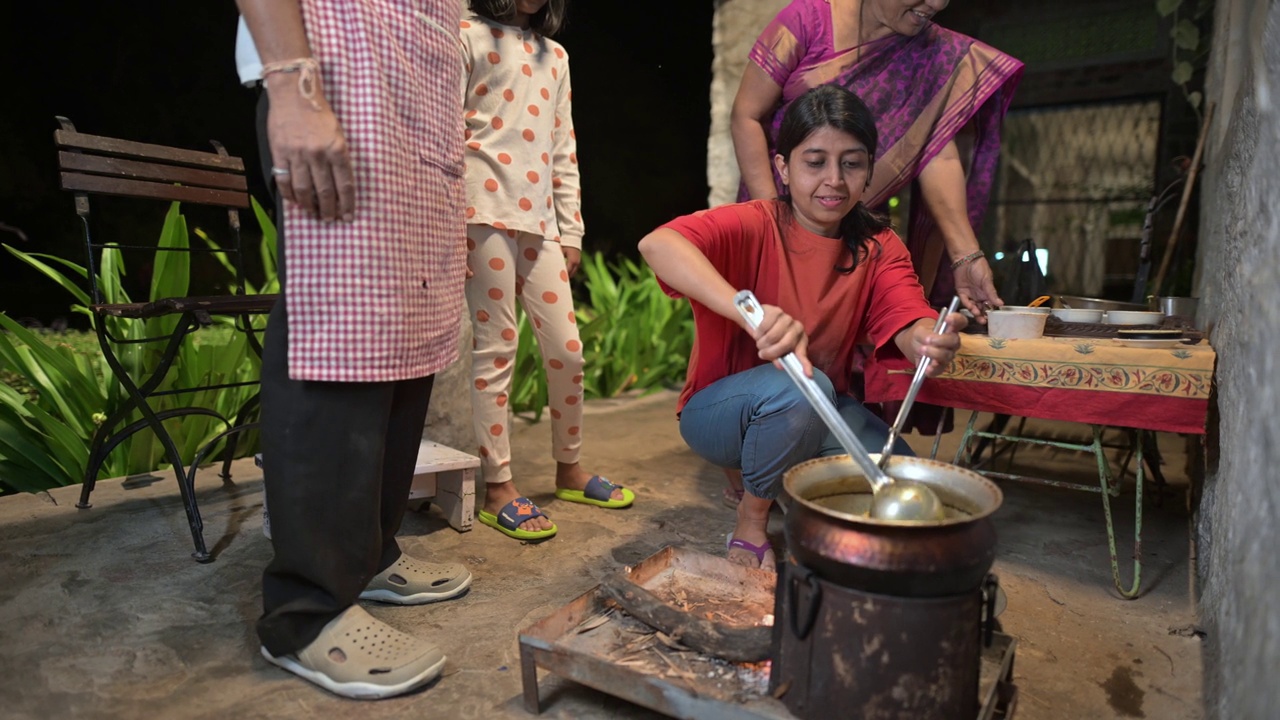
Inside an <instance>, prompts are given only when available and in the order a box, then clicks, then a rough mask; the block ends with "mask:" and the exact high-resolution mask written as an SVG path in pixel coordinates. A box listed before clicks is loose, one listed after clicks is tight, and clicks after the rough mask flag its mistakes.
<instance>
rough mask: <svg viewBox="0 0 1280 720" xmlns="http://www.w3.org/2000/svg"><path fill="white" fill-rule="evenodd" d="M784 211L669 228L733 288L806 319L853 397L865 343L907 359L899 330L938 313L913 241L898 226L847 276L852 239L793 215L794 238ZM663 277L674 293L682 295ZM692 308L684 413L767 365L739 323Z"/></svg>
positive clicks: (819, 359)
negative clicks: (729, 380)
mask: <svg viewBox="0 0 1280 720" xmlns="http://www.w3.org/2000/svg"><path fill="white" fill-rule="evenodd" d="M778 209H779V207H778V202H777V201H775V200H753V201H751V202H746V203H739V204H736V205H722V206H720V207H716V208H712V209H710V210H703V211H701V212H696V213H694V214H692V215H686V216H684V217H680V218H676V219H675V220H672V221H671V222H669V223H667V224H666V225H663V226H662V227H664V228H667V229H670V230H674V231H676V232H678V233H680V235H682V236H684V237H685V238H686V239H687V240H688V241H689V242H691V243H693V245H694V246H695V247H697V248H698V249H699V250H700V251H701V252H702V254H703V255H705V256H706V257H707V259H708V260H710V261H711V264H712V265H713V266H714V267H715V268H716V270H717V271H719V273H720V274H721V275H722V276H724V279H725V280H727V281H729V284H730V285H733V286H734V287H736V288H739V289H745V290H751V291H752V292H753V293H755V295H756V297H757V298H758V299H759V300H760V302H762V303H765V304H767V305H777V306H778V307H780V308H782V309H783V310H785V311H786V312H787V314H789V315H791V316H792V317H794V318H799V319H801V320H802V321H803V322H804V329H805V333H806V334H808V336H809V349H808V354H809V359H810V361H812V362H813V365H814V367H816V368H818V369H820V370H822V371H823V372H824V373H826V374H827V376H828V377H829V378H831V382H832V383H833V384H834V385H835V389H836V392H837V393H842V394H847V393H848V392H849V383H850V381H851V380H852V374H853V367H854V353H855V349H856V346H857V344H858V343H859V342H860V341H864V340H866V341H870V343H871V344H872V345H874V346H875V348H876V352H877V354H879V353H882V352H883V353H891V354H892V355H896V356H898V357H901V354H900V353H899V352H898V349H897V346H896V345H894V344H893V343H891V342H890V341H891V340H892V339H893V336H894V335H896V334H897V333H898V331H900V330H902V329H903V328H904V327H906V326H907V325H910V324H911V323H913V322H915V321H916V320H919V319H921V318H934V317H936V313H935V312H934V311H933V310H932V309H930V307H929V303H928V302H926V301H925V298H924V290H923V289H922V288H921V287H920V281H919V280H918V279H917V277H916V274H915V270H914V269H913V268H912V266H911V256H910V255H909V254H908V252H907V248H906V246H905V245H903V244H902V240H901V239H900V238H899V237H898V236H897V235H896V234H895V233H894V232H893V231H892V230H885V231H883V232H881V233H880V234H878V235H877V236H876V237H875V238H874V239H873V240H872V241H871V242H870V243H868V244H867V249H868V250H869V252H868V253H867V255H868V257H864V258H863V259H862V260H861V261H860V262H859V263H858V267H857V269H855V270H854V271H853V272H851V273H839V272H836V270H835V268H836V266H837V265H839V266H841V267H845V266H848V264H849V259H850V258H849V253H848V252H847V250H846V249H845V247H844V243H843V242H842V241H841V240H840V239H838V238H828V237H823V236H821V235H817V234H814V233H812V232H809V231H808V230H806V229H804V228H803V227H802V226H801V225H800V224H798V223H796V222H794V221H791V220H788V219H783V220H782V222H783V227H784V228H785V229H786V237H785V239H784V238H783V237H782V235H781V234H780V233H779V228H778V221H777V220H776V219H775V214H776V213H777V211H778ZM659 283H660V284H661V285H662V289H663V290H664V291H665V292H666V293H667V294H668V295H670V296H671V297H682V295H681V294H680V293H679V292H676V291H675V290H673V289H672V288H671V286H669V285H667V284H666V283H663V282H662V281H661V280H659ZM873 299H874V301H873ZM690 304H691V305H692V306H693V320H694V327H695V330H696V334H695V337H694V343H693V353H692V355H691V356H690V358H689V371H688V375H687V376H686V379H685V385H684V391H683V392H681V393H680V402H679V404H678V406H677V410H680V409H683V408H684V405H685V403H686V402H688V400H689V398H690V397H692V396H693V394H694V393H696V392H698V391H699V390H701V389H702V388H704V387H706V386H708V385H710V384H711V383H713V382H715V381H717V380H719V379H720V378H723V377H727V376H729V375H733V374H736V373H739V372H742V371H744V370H750V369H751V368H753V367H756V366H757V365H763V364H764V361H763V360H761V359H760V357H759V355H758V354H757V352H758V351H757V350H756V342H755V340H754V339H752V338H751V336H750V335H748V334H747V333H746V332H745V331H743V330H742V329H741V328H740V327H738V325H737V324H736V323H734V322H733V321H731V320H729V319H728V318H724V317H721V316H720V315H717V314H716V313H714V312H712V311H711V310H709V309H707V307H706V306H705V305H703V304H701V303H699V302H695V301H692V300H691V301H690Z"/></svg>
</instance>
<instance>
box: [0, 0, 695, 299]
mask: <svg viewBox="0 0 1280 720" xmlns="http://www.w3.org/2000/svg"><path fill="white" fill-rule="evenodd" d="M641 8H642V11H641ZM712 12H713V3H712V2H711V0H652V1H651V2H647V3H644V4H643V5H642V6H641V5H634V4H623V3H616V2H611V1H607V0H577V1H576V2H572V3H571V4H570V11H569V23H568V26H567V27H566V29H565V30H564V31H563V32H562V33H561V34H560V36H559V37H558V38H557V39H558V40H560V41H561V42H562V43H563V44H564V45H565V47H566V48H567V49H568V51H569V53H570V62H571V64H572V69H573V83H574V121H575V123H576V125H577V132H578V154H579V156H580V158H581V162H582V173H583V204H584V208H583V213H584V218H585V220H586V223H587V237H586V249H587V250H588V251H590V250H592V249H599V250H601V251H604V252H605V253H607V254H630V255H634V254H635V253H634V250H635V244H636V242H637V241H638V240H639V239H640V237H641V236H642V235H643V234H644V233H646V232H648V231H649V230H651V229H653V228H654V227H656V226H657V225H659V224H661V223H663V222H665V221H666V220H668V219H670V218H672V217H674V216H676V215H678V214H681V213H685V212H689V211H692V210H696V209H698V208H701V207H704V206H705V204H706V197H707V185H706V138H707V131H708V127H709V123H710V119H709V117H710V101H709V97H708V92H709V85H710V80H711V59H712V58H711V18H712ZM236 15H237V11H236V7H235V3H234V2H233V0H217V1H215V2H194V3H187V2H174V1H173V0H163V1H162V0H136V1H135V2H129V3H108V2H88V1H86V0H49V1H47V2H41V3H16V2H15V3H3V4H0V64H2V65H3V67H4V68H6V70H7V72H6V73H5V75H6V77H5V82H4V87H3V101H2V102H0V225H8V226H11V227H13V228H17V229H19V230H21V231H22V232H23V233H24V234H25V235H26V237H27V242H21V241H20V240H19V238H18V237H17V236H16V235H15V234H13V233H12V232H9V231H5V230H3V229H0V242H2V243H6V244H10V245H16V246H17V247H19V248H21V249H23V250H27V251H31V252H46V253H51V254H54V255H57V256H60V257H64V258H68V259H71V260H74V261H76V262H81V263H82V262H83V260H82V258H83V245H82V244H81V240H80V231H79V226H78V218H77V217H76V215H75V212H74V209H73V207H72V199H71V196H70V194H68V193H65V192H63V191H61V190H60V189H58V186H57V169H56V164H55V151H54V147H53V130H54V129H55V128H56V122H55V121H54V116H55V115H64V116H66V117H68V118H69V119H71V120H72V122H74V123H75V125H76V128H77V129H78V130H80V131H81V132H85V133H90V134H95V135H108V136H114V137H120V138H125V139H130V140H137V141H142V142H151V143H158V144H161V145H173V146H178V147H186V148H191V149H209V145H208V141H209V140H210V139H216V140H219V141H221V142H222V143H223V144H224V145H225V146H226V148H227V150H228V152H230V153H231V154H232V155H239V156H241V157H243V158H244V159H245V162H246V166H247V167H248V168H249V169H250V171H249V181H250V191H251V192H252V193H253V195H254V196H255V197H257V198H258V199H259V200H260V201H264V200H265V199H266V193H265V190H264V185H263V182H262V179H261V177H260V176H259V173H258V172H257V171H256V168H257V167H258V158H257V141H256V138H255V135H254V128H253V108H254V102H255V97H254V94H253V92H252V91H250V90H247V89H245V88H243V87H241V86H240V85H239V81H238V80H237V77H236V73H235V61H234V57H233V49H234V42H235V25H236ZM637 15H643V17H644V18H645V20H644V22H640V23H637V22H636V20H637V17H636V16H637ZM654 27H661V33H654V32H653V31H652V28H654ZM642 28H650V30H642ZM161 214H162V209H161V210H157V211H155V212H154V213H153V214H150V215H147V216H139V215H132V216H128V217H118V218H112V221H113V226H112V228H111V229H112V230H115V229H125V230H136V232H138V233H139V234H140V235H141V237H142V238H146V239H154V238H155V236H156V235H158V233H159V227H160V224H159V223H160V217H161ZM100 215H105V213H101V214H100ZM103 219H106V218H105V217H104V218H103ZM244 221H245V226H246V228H247V230H248V231H249V232H251V233H253V232H256V227H257V225H256V223H255V222H254V221H253V219H252V218H251V217H249V216H248V215H247V214H246V216H245V217H244ZM99 239H101V240H105V239H107V238H106V237H104V236H103V235H102V234H100V235H99ZM69 304H70V296H68V295H67V294H66V293H65V292H64V291H63V290H61V289H60V288H58V287H56V286H55V285H54V284H53V283H52V282H51V281H49V280H48V279H46V278H44V277H43V276H41V275H39V274H37V273H36V272H35V271H34V270H31V269H29V268H28V267H27V266H26V265H24V264H22V263H21V262H19V261H18V260H17V259H15V258H13V257H12V256H11V255H9V253H8V252H2V251H0V311H3V312H6V313H8V314H9V315H10V316H12V317H15V318H19V319H22V318H27V319H33V320H36V321H39V322H41V323H45V324H47V323H49V322H51V321H53V320H55V319H57V318H67V319H71V320H72V322H73V323H75V322H76V320H75V319H73V318H72V317H71V314H70V312H69V310H68V306H69Z"/></svg>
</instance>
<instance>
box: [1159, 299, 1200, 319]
mask: <svg viewBox="0 0 1280 720" xmlns="http://www.w3.org/2000/svg"><path fill="white" fill-rule="evenodd" d="M1158 303H1159V304H1158V306H1157V307H1159V309H1160V312H1162V313H1164V314H1165V315H1167V316H1169V317H1184V318H1189V319H1194V318H1195V316H1196V306H1197V305H1198V304H1199V303H1200V300H1199V299H1198V298H1189V297H1162V298H1160V299H1159V301H1158Z"/></svg>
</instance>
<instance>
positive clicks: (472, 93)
mask: <svg viewBox="0 0 1280 720" xmlns="http://www.w3.org/2000/svg"><path fill="white" fill-rule="evenodd" d="M461 36H462V45H463V49H464V52H465V54H466V64H467V68H466V70H467V81H466V82H467V86H466V95H465V97H464V98H463V103H464V105H466V132H465V136H466V146H467V150H466V164H467V222H468V223H470V224H475V225H491V226H493V227H496V228H498V229H499V230H507V229H510V230H516V231H518V232H528V233H534V234H536V235H541V236H542V237H545V238H547V239H548V240H554V241H555V242H559V243H563V244H564V245H567V246H569V247H573V248H581V247H582V233H583V227H582V214H581V212H580V210H581V200H580V198H581V196H582V192H581V189H580V186H579V184H578V155H577V147H576V142H575V139H574V132H573V118H572V115H571V114H570V103H571V100H572V92H571V91H570V89H569V56H568V54H567V53H565V51H564V48H563V47H561V46H560V43H557V42H555V41H554V40H550V39H548V38H544V37H542V36H541V35H539V34H537V33H536V32H533V31H532V30H524V29H521V28H518V27H512V26H510V25H499V24H497V23H495V22H492V21H490V20H487V19H485V18H482V17H479V16H477V15H474V14H472V15H469V16H468V17H467V18H466V19H464V20H463V22H462V33H461Z"/></svg>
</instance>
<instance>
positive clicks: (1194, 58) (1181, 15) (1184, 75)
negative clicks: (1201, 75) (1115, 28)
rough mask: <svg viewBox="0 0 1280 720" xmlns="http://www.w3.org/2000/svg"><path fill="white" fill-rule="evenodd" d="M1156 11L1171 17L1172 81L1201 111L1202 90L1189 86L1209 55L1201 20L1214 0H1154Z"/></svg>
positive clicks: (1211, 9)
mask: <svg viewBox="0 0 1280 720" xmlns="http://www.w3.org/2000/svg"><path fill="white" fill-rule="evenodd" d="M1156 12H1157V13H1159V14H1160V17H1172V19H1173V28H1172V29H1171V30H1170V31H1169V35H1170V37H1172V38H1173V74H1172V76H1171V79H1172V80H1173V82H1174V84H1176V85H1177V86H1178V87H1180V88H1182V94H1183V96H1184V97H1185V98H1186V99H1187V102H1188V103H1190V104H1191V107H1192V108H1193V109H1195V111H1196V115H1197V116H1199V114H1200V106H1201V105H1202V104H1203V103H1204V93H1202V92H1200V91H1199V90H1194V89H1192V79H1193V78H1194V77H1195V73H1196V70H1198V69H1202V68H1203V67H1204V64H1205V62H1206V59H1207V58H1208V55H1209V47H1208V45H1209V43H1208V40H1207V38H1205V37H1204V34H1203V33H1201V31H1200V28H1201V23H1203V22H1204V20H1205V18H1207V17H1208V16H1209V15H1210V14H1211V13H1212V12H1213V0H1156Z"/></svg>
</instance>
